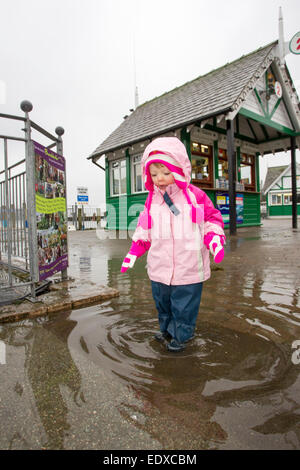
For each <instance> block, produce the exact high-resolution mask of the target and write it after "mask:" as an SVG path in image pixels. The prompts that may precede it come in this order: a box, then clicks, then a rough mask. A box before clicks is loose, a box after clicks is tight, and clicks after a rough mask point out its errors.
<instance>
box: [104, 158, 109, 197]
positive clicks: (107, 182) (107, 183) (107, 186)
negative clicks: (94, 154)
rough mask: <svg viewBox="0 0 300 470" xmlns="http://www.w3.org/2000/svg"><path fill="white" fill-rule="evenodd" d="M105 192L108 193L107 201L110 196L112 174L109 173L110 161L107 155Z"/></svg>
mask: <svg viewBox="0 0 300 470" xmlns="http://www.w3.org/2000/svg"><path fill="white" fill-rule="evenodd" d="M105 193H106V202H108V199H109V197H110V175H109V163H108V158H107V157H105Z"/></svg>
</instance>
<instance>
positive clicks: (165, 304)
mask: <svg viewBox="0 0 300 470" xmlns="http://www.w3.org/2000/svg"><path fill="white" fill-rule="evenodd" d="M151 285H152V295H153V299H154V301H155V305H156V308H157V311H158V321H159V326H160V330H161V332H162V333H165V332H168V333H169V334H170V335H171V336H172V337H173V338H175V339H176V340H177V341H178V342H179V343H183V342H185V341H187V340H189V339H190V338H191V337H192V336H193V334H194V331H195V326H196V320H197V316H198V312H199V306H200V302H201V294H202V285H203V283H202V282H199V283H196V284H185V285H180V286H168V285H167V284H163V283H161V282H156V281H151Z"/></svg>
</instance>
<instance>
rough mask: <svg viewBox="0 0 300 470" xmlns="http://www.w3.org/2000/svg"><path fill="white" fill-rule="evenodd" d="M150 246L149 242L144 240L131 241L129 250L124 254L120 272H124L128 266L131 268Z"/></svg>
mask: <svg viewBox="0 0 300 470" xmlns="http://www.w3.org/2000/svg"><path fill="white" fill-rule="evenodd" d="M150 246H151V243H150V242H144V241H140V240H138V241H137V242H132V245H131V247H130V250H129V252H128V253H127V255H126V256H125V258H124V260H123V263H122V266H121V273H126V271H127V269H128V268H132V267H133V265H134V263H135V262H136V259H137V258H140V257H141V256H143V254H144V253H146V251H148V250H149V248H150Z"/></svg>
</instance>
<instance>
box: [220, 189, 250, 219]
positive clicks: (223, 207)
mask: <svg viewBox="0 0 300 470" xmlns="http://www.w3.org/2000/svg"><path fill="white" fill-rule="evenodd" d="M235 201H236V223H237V224H242V223H243V220H244V195H243V194H242V193H240V194H236V196H235ZM216 207H217V209H219V211H220V212H221V214H222V217H223V222H224V225H226V224H227V225H228V224H229V194H228V193H225V192H222V193H221V192H220V193H217V194H216Z"/></svg>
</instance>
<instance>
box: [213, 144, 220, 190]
mask: <svg viewBox="0 0 300 470" xmlns="http://www.w3.org/2000/svg"><path fill="white" fill-rule="evenodd" d="M218 154H219V146H218V141H217V140H214V168H215V181H214V187H216V180H217V179H219V155H218Z"/></svg>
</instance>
